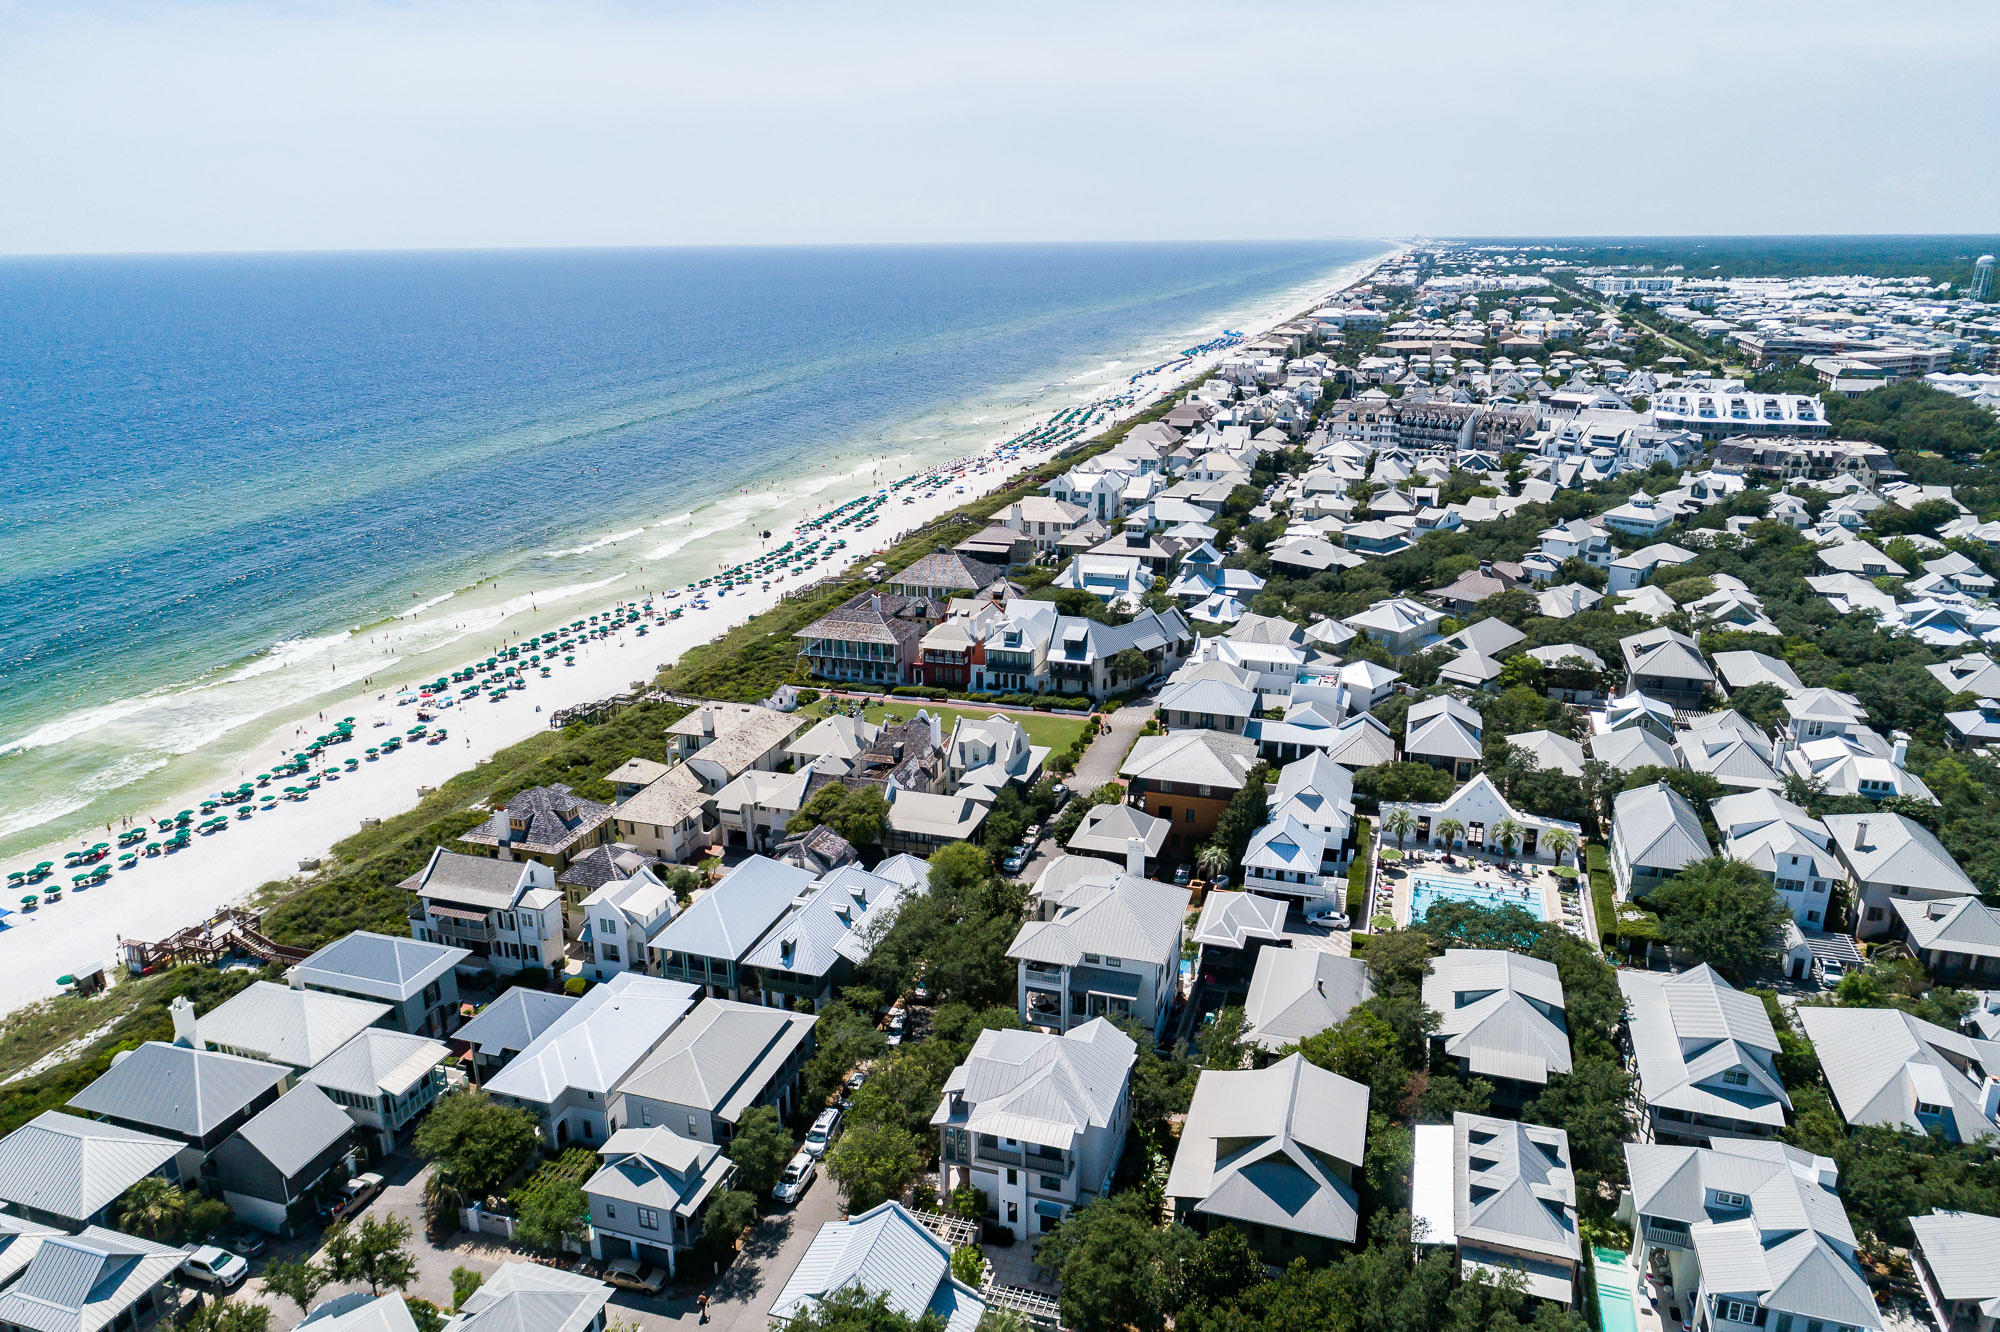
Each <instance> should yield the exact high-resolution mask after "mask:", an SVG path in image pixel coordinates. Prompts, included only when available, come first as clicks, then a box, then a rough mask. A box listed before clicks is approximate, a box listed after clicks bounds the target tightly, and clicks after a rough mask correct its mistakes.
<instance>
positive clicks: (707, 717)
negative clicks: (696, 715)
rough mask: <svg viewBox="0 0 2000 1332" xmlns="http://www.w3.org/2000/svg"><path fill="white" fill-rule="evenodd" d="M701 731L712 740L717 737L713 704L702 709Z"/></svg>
mask: <svg viewBox="0 0 2000 1332" xmlns="http://www.w3.org/2000/svg"><path fill="white" fill-rule="evenodd" d="M701 733H702V734H703V735H705V736H707V737H708V738H709V739H710V740H713V739H715V709H714V707H712V706H711V707H705V708H703V709H702V710H701Z"/></svg>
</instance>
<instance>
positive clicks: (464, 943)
mask: <svg viewBox="0 0 2000 1332" xmlns="http://www.w3.org/2000/svg"><path fill="white" fill-rule="evenodd" d="M397 886H398V887H399V888H401V889H403V891H404V892H406V893H408V894H409V899H410V937H411V938H413V939H421V940H423V941H425V942H427V943H438V944H445V945H448V946H450V947H453V948H462V949H464V950H465V952H466V954H467V958H466V961H465V963H464V964H463V965H476V966H482V967H485V968H487V969H489V970H492V971H496V972H499V973H501V974H503V975H507V974H512V973H515V972H518V971H520V970H522V969H523V968H526V967H538V968H540V969H542V970H543V971H547V972H551V973H554V972H557V971H560V970H561V969H562V966H563V894H562V890H561V889H560V888H558V887H557V886H556V876H555V872H554V871H553V870H551V869H550V868H549V867H548V866H547V865H545V864H542V863H541V862H539V861H533V860H528V861H516V860H491V859H488V858H487V857H485V856H467V855H461V854H459V853H458V852H456V851H447V850H445V849H444V848H443V847H438V848H437V849H436V850H434V851H432V852H431V858H430V860H428V861H427V862H425V864H424V867H423V868H422V869H420V870H418V871H417V872H416V873H415V874H412V875H411V876H410V877H409V878H407V879H405V880H403V882H402V883H400V884H398V885H397Z"/></svg>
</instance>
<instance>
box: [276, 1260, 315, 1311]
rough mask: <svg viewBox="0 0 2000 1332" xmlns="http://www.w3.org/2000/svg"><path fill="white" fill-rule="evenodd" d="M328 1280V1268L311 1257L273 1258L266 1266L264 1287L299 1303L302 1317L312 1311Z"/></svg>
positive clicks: (294, 1302)
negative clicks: (313, 1304) (314, 1302)
mask: <svg viewBox="0 0 2000 1332" xmlns="http://www.w3.org/2000/svg"><path fill="white" fill-rule="evenodd" d="M328 1280H329V1278H328V1276H327V1273H326V1269H325V1268H323V1267H321V1266H320V1265H319V1264H318V1263H315V1262H313V1261H311V1260H310V1259H305V1258H294V1259H290V1260H286V1259H281V1258H279V1259H273V1260H272V1261H271V1262H269V1263H267V1264H266V1265H265V1267H264V1289H265V1290H268V1291H270V1292H271V1293H272V1294H273V1295H282V1296H284V1297H285V1298H286V1299H288V1300H290V1301H291V1302H292V1303H293V1304H296V1305H298V1306H299V1317H301V1318H303V1317H305V1316H306V1315H307V1314H308V1313H310V1312H312V1303H313V1301H314V1300H316V1299H318V1298H319V1293H320V1291H321V1289H322V1288H324V1287H325V1285H326V1283H327V1281H328Z"/></svg>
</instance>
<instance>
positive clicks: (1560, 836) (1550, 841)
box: [1542, 828, 1576, 865]
mask: <svg viewBox="0 0 2000 1332" xmlns="http://www.w3.org/2000/svg"><path fill="white" fill-rule="evenodd" d="M1542 845H1543V846H1545V847H1547V848H1548V849H1549V854H1550V855H1552V856H1554V857H1555V858H1556V864H1558V865H1560V864H1562V858H1563V857H1564V856H1566V855H1568V854H1569V853H1570V852H1572V851H1574V850H1576V834H1575V833H1573V832H1571V831H1570V830H1569V829H1567V828H1551V829H1549V830H1548V831H1547V832H1545V833H1543V834H1542Z"/></svg>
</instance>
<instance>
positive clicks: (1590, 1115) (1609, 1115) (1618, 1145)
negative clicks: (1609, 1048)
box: [1521, 1055, 1632, 1197]
mask: <svg viewBox="0 0 2000 1332" xmlns="http://www.w3.org/2000/svg"><path fill="white" fill-rule="evenodd" d="M1631 1105H1632V1076H1631V1074H1629V1073H1627V1072H1626V1071H1625V1068H1624V1065H1622V1064H1620V1063H1619V1062H1618V1060H1617V1059H1616V1057H1615V1056H1614V1057H1608V1058H1607V1057H1603V1056H1599V1055H1587V1056H1579V1057H1578V1058H1576V1059H1575V1060H1574V1062H1573V1063H1572V1064H1571V1066H1570V1071H1569V1072H1568V1073H1558V1074H1555V1075H1553V1076H1552V1077H1550V1079H1549V1085H1548V1087H1547V1088H1546V1089H1544V1090H1543V1092H1542V1093H1541V1094H1540V1095H1539V1096H1537V1097H1535V1099H1534V1100H1533V1101H1531V1102H1529V1104H1528V1106H1527V1108H1526V1109H1525V1110H1524V1111H1522V1113H1521V1118H1523V1119H1525V1120H1527V1121H1528V1122H1529V1123H1531V1124H1547V1125H1549V1126H1550V1127H1552V1128H1559V1129H1561V1130H1563V1131H1564V1132H1565V1133H1567V1134H1568V1135H1569V1146H1570V1154H1571V1157H1572V1163H1573V1164H1574V1166H1575V1168H1576V1183H1577V1195H1578V1196H1579V1197H1582V1196H1585V1195H1586V1194H1595V1193H1596V1191H1597V1187H1598V1185H1599V1184H1600V1183H1601V1182H1603V1181H1605V1180H1617V1179H1619V1178H1621V1176H1622V1172H1623V1171H1624V1168H1625V1161H1624V1155H1623V1153H1624V1148H1623V1145H1622V1144H1624V1143H1625V1142H1626V1141H1627V1139H1629V1138H1630V1136H1631V1133H1632V1113H1631Z"/></svg>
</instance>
